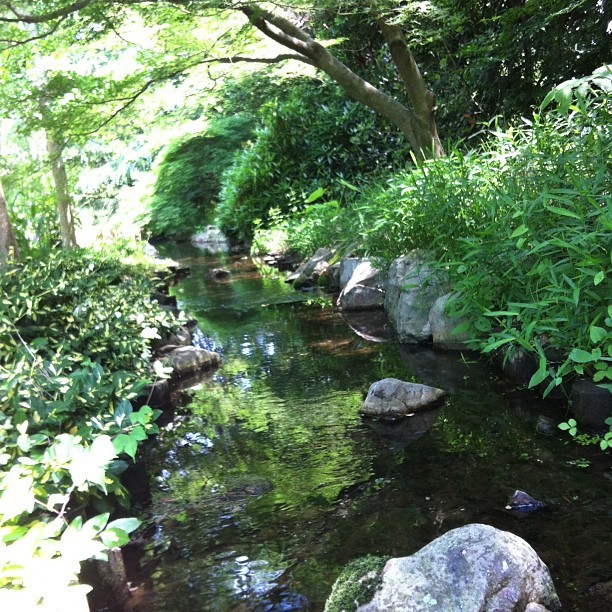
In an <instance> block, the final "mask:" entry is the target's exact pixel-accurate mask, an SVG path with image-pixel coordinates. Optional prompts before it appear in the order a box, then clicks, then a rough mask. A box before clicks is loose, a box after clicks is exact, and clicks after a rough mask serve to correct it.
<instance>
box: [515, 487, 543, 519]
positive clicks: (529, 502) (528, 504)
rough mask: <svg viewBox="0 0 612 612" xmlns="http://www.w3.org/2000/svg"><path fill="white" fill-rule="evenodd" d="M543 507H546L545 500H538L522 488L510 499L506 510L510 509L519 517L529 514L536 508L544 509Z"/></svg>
mask: <svg viewBox="0 0 612 612" xmlns="http://www.w3.org/2000/svg"><path fill="white" fill-rule="evenodd" d="M542 508H546V504H545V503H544V502H541V501H538V500H537V499H535V498H533V497H531V495H529V493H525V491H521V490H520V489H517V490H516V491H515V492H514V495H512V497H511V498H510V499H509V500H508V505H507V506H506V510H509V511H510V512H511V513H512V514H514V515H515V516H518V517H519V518H522V517H524V516H528V515H529V514H531V513H532V512H535V511H536V510H542Z"/></svg>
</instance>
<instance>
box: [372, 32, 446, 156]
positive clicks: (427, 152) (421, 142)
mask: <svg viewBox="0 0 612 612" xmlns="http://www.w3.org/2000/svg"><path fill="white" fill-rule="evenodd" d="M379 25H380V29H381V31H382V34H383V37H384V39H385V42H386V43H387V46H388V47H389V49H390V51H391V57H393V63H394V64H395V66H396V67H397V70H398V73H399V75H400V78H401V79H402V83H403V84H404V89H405V90H406V93H407V94H408V97H409V98H410V102H411V103H412V106H413V108H414V113H413V115H412V117H411V121H412V129H413V131H414V134H415V139H416V141H417V150H419V151H422V152H423V157H442V156H443V155H444V148H443V147H442V143H441V142H440V137H439V136H438V128H437V127H436V119H435V108H436V96H435V95H434V93H433V92H432V91H430V90H429V89H427V87H426V85H425V81H424V80H423V76H422V75H421V71H420V70H419V67H418V66H417V63H416V61H415V59H414V56H413V55H412V53H411V51H410V48H409V47H408V43H407V42H406V39H405V38H404V35H403V34H402V31H401V29H400V28H399V27H398V26H396V25H389V24H388V23H386V22H384V21H383V20H380V21H379Z"/></svg>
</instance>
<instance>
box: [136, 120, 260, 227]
mask: <svg viewBox="0 0 612 612" xmlns="http://www.w3.org/2000/svg"><path fill="white" fill-rule="evenodd" d="M252 127H253V118H252V117H251V116H250V115H246V114H236V115H233V116H230V117H223V116H221V117H216V118H214V119H212V120H211V121H210V123H209V125H208V128H207V130H206V132H205V133H203V134H198V135H197V136H192V137H190V138H188V139H186V140H181V141H179V142H175V143H172V144H171V145H170V147H169V149H168V151H167V153H166V154H165V156H164V158H163V159H162V161H161V162H160V164H159V166H158V169H157V179H156V182H155V186H154V190H153V196H152V198H151V200H150V202H149V203H148V213H147V214H148V216H149V222H148V223H147V225H146V228H145V229H146V230H147V231H148V232H150V233H151V234H152V235H153V236H177V237H184V236H186V235H189V234H191V233H193V230H194V228H199V227H202V226H204V225H206V224H207V223H208V222H209V220H210V218H211V215H212V211H213V209H214V206H215V203H216V200H217V196H218V193H219V188H220V177H221V174H222V172H223V170H224V169H225V168H226V167H227V166H229V164H230V162H231V159H232V156H233V155H234V153H235V151H237V150H238V149H239V148H240V147H241V145H242V143H243V142H245V141H246V140H248V138H249V136H250V135H251V131H252Z"/></svg>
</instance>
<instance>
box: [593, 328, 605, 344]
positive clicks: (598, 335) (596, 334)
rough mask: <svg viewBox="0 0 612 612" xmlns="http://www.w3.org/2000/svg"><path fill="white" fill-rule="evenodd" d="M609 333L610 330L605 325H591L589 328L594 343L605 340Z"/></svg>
mask: <svg viewBox="0 0 612 612" xmlns="http://www.w3.org/2000/svg"><path fill="white" fill-rule="evenodd" d="M607 335H608V332H607V331H606V330H605V329H604V328H603V327H598V326H597V325H591V327H590V328H589V336H590V338H591V342H592V343H593V344H598V343H599V342H601V341H602V340H604V339H605V338H606V336H607Z"/></svg>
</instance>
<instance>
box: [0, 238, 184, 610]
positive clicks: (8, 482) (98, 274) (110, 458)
mask: <svg viewBox="0 0 612 612" xmlns="http://www.w3.org/2000/svg"><path fill="white" fill-rule="evenodd" d="M157 282H158V280H157V279H156V277H155V276H153V278H152V279H151V280H149V278H148V277H145V276H144V275H143V274H142V269H140V270H139V269H137V268H134V267H130V266H127V265H125V264H122V263H120V262H119V261H117V260H116V259H114V258H112V257H110V256H107V255H102V254H99V253H97V254H96V253H89V252H86V251H83V250H75V251H70V252H65V251H49V252H41V253H39V258H37V259H34V258H32V257H28V258H26V259H25V260H24V261H23V262H15V263H11V264H9V265H6V266H4V267H2V268H0V295H2V296H3V297H2V298H1V299H0V448H1V451H0V540H1V542H2V546H1V547H0V568H1V569H0V604H1V605H0V607H2V609H7V610H9V609H28V610H29V609H34V608H35V607H36V606H37V605H39V604H41V603H43V604H44V605H46V606H49V608H53V609H68V608H70V609H75V608H77V607H78V606H79V605H81V606H82V605H83V596H84V594H85V592H86V591H87V587H86V586H85V585H78V577H77V575H78V572H79V569H80V568H79V562H80V561H82V560H84V559H88V558H98V559H104V558H105V555H106V552H105V551H106V550H107V549H109V548H113V547H115V546H121V545H123V544H125V543H126V542H127V541H128V539H129V538H128V535H127V534H128V533H129V532H130V531H132V530H133V529H135V528H136V527H137V526H138V524H139V522H138V521H137V520H136V519H119V520H116V521H112V522H109V517H110V513H111V512H112V510H113V509H114V507H115V503H119V504H120V505H122V506H124V507H126V508H127V507H129V499H128V496H127V493H126V491H125V490H124V488H123V487H122V485H121V483H120V481H119V479H118V476H119V475H120V474H121V473H122V472H123V471H124V470H125V469H126V468H127V466H128V464H127V463H126V461H125V460H124V458H128V457H129V458H131V459H134V458H135V455H136V450H137V447H138V444H139V442H140V441H142V440H144V439H146V438H147V436H149V435H150V434H153V433H156V432H157V427H156V425H155V423H154V421H155V419H156V418H157V416H158V415H159V411H154V410H152V409H151V408H149V407H148V406H144V407H142V408H141V409H140V410H138V411H136V410H135V409H134V408H133V405H132V400H133V399H134V398H135V397H136V396H138V395H140V394H141V393H142V391H143V389H144V387H145V386H146V385H147V384H148V382H150V379H151V375H150V373H149V359H150V356H151V353H150V349H149V343H150V339H151V338H153V337H157V336H159V334H160V331H161V332H162V333H166V332H168V331H170V330H171V329H174V328H176V326H177V321H176V320H175V319H174V317H173V316H171V315H169V314H168V313H166V312H164V311H163V310H161V308H160V307H159V306H157V305H156V304H155V303H151V301H150V297H149V296H150V293H151V290H152V288H153V287H154V286H155V284H156V283H157ZM85 514H87V515H88V516H91V517H92V518H90V519H89V520H87V521H86V522H85V521H84V520H83V516H84V515H85ZM49 576H53V580H49V578H48V577H49ZM72 597H74V599H72ZM79 601H80V603H78V602H79Z"/></svg>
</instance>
